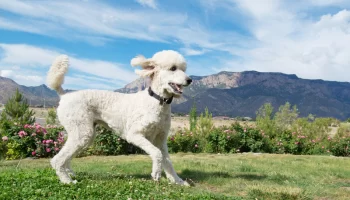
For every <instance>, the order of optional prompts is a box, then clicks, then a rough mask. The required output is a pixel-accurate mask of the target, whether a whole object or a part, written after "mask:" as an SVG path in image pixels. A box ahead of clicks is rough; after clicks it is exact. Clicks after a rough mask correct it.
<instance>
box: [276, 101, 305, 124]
mask: <svg viewBox="0 0 350 200" xmlns="http://www.w3.org/2000/svg"><path fill="white" fill-rule="evenodd" d="M298 116H299V112H298V109H297V106H296V105H294V106H293V108H291V105H290V103H289V102H286V104H284V105H282V106H280V107H279V109H278V112H276V114H275V122H276V125H277V126H278V127H279V128H280V129H281V130H287V129H290V128H291V126H292V124H293V123H294V122H295V121H296V120H297V119H298Z"/></svg>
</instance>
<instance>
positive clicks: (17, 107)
mask: <svg viewBox="0 0 350 200" xmlns="http://www.w3.org/2000/svg"><path fill="white" fill-rule="evenodd" d="M8 121H11V122H13V123H17V124H20V125H24V124H33V123H34V122H35V117H34V111H33V110H30V109H29V104H28V103H27V100H26V99H25V98H24V97H23V95H22V94H21V93H20V92H19V91H18V89H16V92H15V94H14V95H13V96H12V97H11V98H10V99H9V100H8V101H7V103H6V104H5V108H4V109H3V111H2V113H1V118H0V125H1V126H2V125H4V124H6V123H9V122H8Z"/></svg>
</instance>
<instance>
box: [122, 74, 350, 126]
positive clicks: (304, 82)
mask: <svg viewBox="0 0 350 200" xmlns="http://www.w3.org/2000/svg"><path fill="white" fill-rule="evenodd" d="M192 78H193V80H194V81H193V84H192V85H191V86H190V87H188V88H186V89H185V91H184V98H183V99H181V101H176V102H175V103H176V104H174V105H173V112H175V113H188V111H189V109H190V108H191V106H192V105H193V101H196V104H197V109H198V111H199V112H202V111H203V110H204V108H205V107H208V108H209V110H210V111H211V112H212V113H213V114H214V115H226V116H232V117H236V116H249V117H255V112H256V111H257V109H258V108H259V107H260V106H261V105H263V104H264V103H266V102H270V103H272V105H273V106H274V107H275V108H276V109H277V108H278V107H279V106H280V105H282V104H284V103H285V102H287V101H288V102H290V103H291V104H292V105H297V106H298V108H299V112H300V115H301V116H307V115H308V114H310V113H311V114H315V115H316V116H318V117H336V118H338V119H342V120H344V119H347V118H349V117H350V83H347V82H335V81H323V80H308V79H301V78H298V77H297V76H296V75H288V74H282V73H261V72H256V71H246V72H220V73H218V74H214V75H210V76H203V77H199V76H192ZM138 83H139V84H138ZM140 83H142V84H143V86H142V87H141V86H140ZM146 86H147V85H146ZM146 86H145V83H144V81H142V80H137V81H136V82H133V83H131V84H129V85H127V86H126V87H125V88H122V89H120V90H117V91H119V92H129V93H130V92H135V91H138V90H139V88H144V87H146Z"/></svg>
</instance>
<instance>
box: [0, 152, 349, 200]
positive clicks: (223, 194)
mask: <svg viewBox="0 0 350 200" xmlns="http://www.w3.org/2000/svg"><path fill="white" fill-rule="evenodd" d="M172 159H173V163H174V165H175V168H176V170H177V171H178V173H179V174H180V176H181V177H183V178H188V179H189V181H190V182H192V183H193V184H194V186H192V187H183V186H176V185H171V184H168V182H167V181H166V180H165V178H163V179H162V180H161V181H160V182H159V183H156V182H154V181H152V180H151V178H150V175H149V174H150V171H151V161H150V159H149V158H148V156H145V155H132V156H110V157H102V156H100V157H84V158H76V159H74V160H73V169H75V171H76V172H77V180H78V184H76V185H62V184H59V182H58V179H57V177H56V175H55V173H54V171H53V170H52V169H51V168H50V167H49V160H48V159H38V160H30V159H24V160H21V161H20V162H19V161H18V160H17V161H1V162H0V199H128V198H130V199H350V159H349V158H338V157H330V156H293V155H271V154H229V155H214V154H175V155H172Z"/></svg>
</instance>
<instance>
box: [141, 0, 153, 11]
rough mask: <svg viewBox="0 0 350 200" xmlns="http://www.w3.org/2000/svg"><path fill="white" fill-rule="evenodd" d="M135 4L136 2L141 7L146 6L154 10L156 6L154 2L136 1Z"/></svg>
mask: <svg viewBox="0 0 350 200" xmlns="http://www.w3.org/2000/svg"><path fill="white" fill-rule="evenodd" d="M136 2H138V3H139V4H141V5H143V6H148V7H150V8H153V9H156V8H157V4H156V1H155V0H136Z"/></svg>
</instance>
